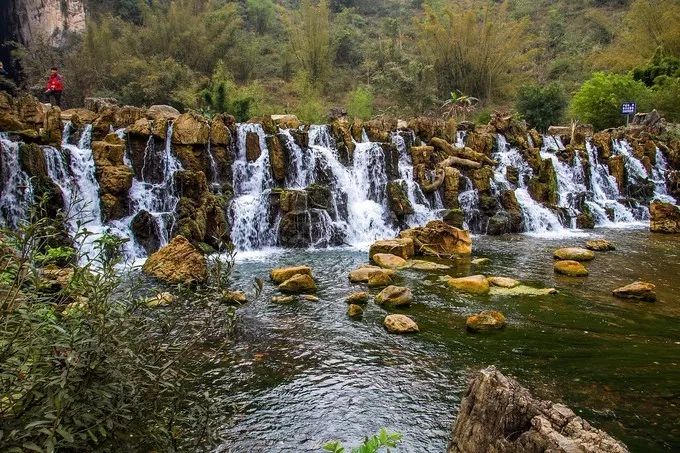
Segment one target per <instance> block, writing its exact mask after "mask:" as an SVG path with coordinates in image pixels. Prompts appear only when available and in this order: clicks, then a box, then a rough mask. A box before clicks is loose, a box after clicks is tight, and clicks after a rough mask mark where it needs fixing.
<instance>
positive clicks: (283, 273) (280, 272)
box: [269, 266, 312, 283]
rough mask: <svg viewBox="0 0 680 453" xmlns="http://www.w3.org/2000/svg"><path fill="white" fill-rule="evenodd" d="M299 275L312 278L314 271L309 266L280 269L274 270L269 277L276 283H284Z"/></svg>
mask: <svg viewBox="0 0 680 453" xmlns="http://www.w3.org/2000/svg"><path fill="white" fill-rule="evenodd" d="M297 274H306V275H309V276H310V277H311V276H312V269H311V268H310V267H309V266H293V267H278V268H276V269H272V270H271V272H270V273H269V276H270V277H271V279H272V280H273V281H274V282H275V283H283V282H285V281H286V280H288V279H289V278H291V277H292V276H294V275H297Z"/></svg>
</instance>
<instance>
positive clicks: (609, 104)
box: [571, 72, 650, 129]
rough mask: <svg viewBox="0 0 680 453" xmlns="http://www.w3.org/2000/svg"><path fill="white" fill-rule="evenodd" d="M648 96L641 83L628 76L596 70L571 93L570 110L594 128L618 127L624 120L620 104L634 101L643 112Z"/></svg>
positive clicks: (645, 88) (646, 89)
mask: <svg viewBox="0 0 680 453" xmlns="http://www.w3.org/2000/svg"><path fill="white" fill-rule="evenodd" d="M649 95H650V93H649V90H648V88H647V87H646V86H645V84H644V83H642V82H638V81H637V80H635V79H633V78H632V77H631V76H630V75H619V74H609V73H605V72H597V73H595V74H594V75H593V76H592V77H591V78H590V79H589V80H587V81H586V82H585V83H584V84H583V85H582V86H581V88H579V90H578V91H577V92H576V94H575V95H574V97H573V99H572V101H571V113H572V115H574V116H575V117H576V118H577V119H579V120H581V121H583V122H586V123H590V124H592V125H593V126H594V127H595V128H596V129H605V128H608V127H615V126H620V125H622V124H624V123H625V122H626V119H625V117H624V116H623V115H621V103H622V102H626V101H635V102H637V104H638V110H639V111H644V110H645V109H646V108H647V106H648V100H649Z"/></svg>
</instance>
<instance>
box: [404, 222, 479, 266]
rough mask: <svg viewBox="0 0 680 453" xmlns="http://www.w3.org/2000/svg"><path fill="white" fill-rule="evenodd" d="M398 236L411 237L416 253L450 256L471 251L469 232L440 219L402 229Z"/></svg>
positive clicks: (467, 253)
mask: <svg viewBox="0 0 680 453" xmlns="http://www.w3.org/2000/svg"><path fill="white" fill-rule="evenodd" d="M399 237H401V238H409V239H412V240H413V243H414V250H415V253H416V254H417V255H430V256H442V257H450V256H455V255H469V254H471V253H472V239H471V238H470V232H469V231H466V230H460V229H458V228H455V227H452V226H450V225H447V224H446V223H444V222H443V221H441V220H433V221H431V222H428V224H427V225H425V226H424V227H418V228H411V229H408V230H404V231H402V232H401V233H399ZM404 258H407V257H404Z"/></svg>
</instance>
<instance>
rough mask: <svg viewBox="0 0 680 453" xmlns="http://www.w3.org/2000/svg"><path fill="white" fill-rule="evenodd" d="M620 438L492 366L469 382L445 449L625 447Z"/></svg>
mask: <svg viewBox="0 0 680 453" xmlns="http://www.w3.org/2000/svg"><path fill="white" fill-rule="evenodd" d="M627 451H628V449H627V448H626V446H625V445H624V444H622V443H621V442H619V441H617V440H616V439H614V438H612V437H611V436H609V435H608V434H607V433H605V432H604V431H601V430H599V429H597V428H594V427H592V426H591V425H590V424H589V423H588V422H587V421H585V420H584V419H582V418H581V417H579V416H577V415H576V414H575V413H574V412H573V411H572V410H571V409H569V408H568V407H567V406H565V405H563V404H554V403H552V402H550V401H543V400H539V399H535V398H534V397H533V396H532V395H531V393H529V391H528V390H527V389H525V388H524V387H522V386H521V385H519V383H517V381H515V380H514V379H511V378H508V377H506V376H504V375H503V374H502V373H500V372H499V371H498V370H496V368H494V367H489V368H487V369H485V370H482V371H480V372H479V373H477V374H476V375H475V376H474V378H473V379H472V381H471V382H470V384H469V386H468V388H467V391H466V392H465V395H464V396H463V400H462V401H461V404H460V409H459V410H458V416H457V418H456V421H455V422H454V424H453V433H452V437H451V441H450V443H449V447H448V450H447V452H448V453H487V452H496V453H500V452H503V453H523V452H555V453H571V452H589V453H626V452H627Z"/></svg>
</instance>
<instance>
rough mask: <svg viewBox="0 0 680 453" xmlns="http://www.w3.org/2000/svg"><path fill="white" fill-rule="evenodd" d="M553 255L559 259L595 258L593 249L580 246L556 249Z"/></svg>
mask: <svg viewBox="0 0 680 453" xmlns="http://www.w3.org/2000/svg"><path fill="white" fill-rule="evenodd" d="M553 256H554V257H555V258H556V259H558V260H572V261H590V260H592V259H593V258H595V254H594V253H593V252H592V250H588V249H582V248H579V247H566V248H561V249H557V250H555V252H554V253H553Z"/></svg>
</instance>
